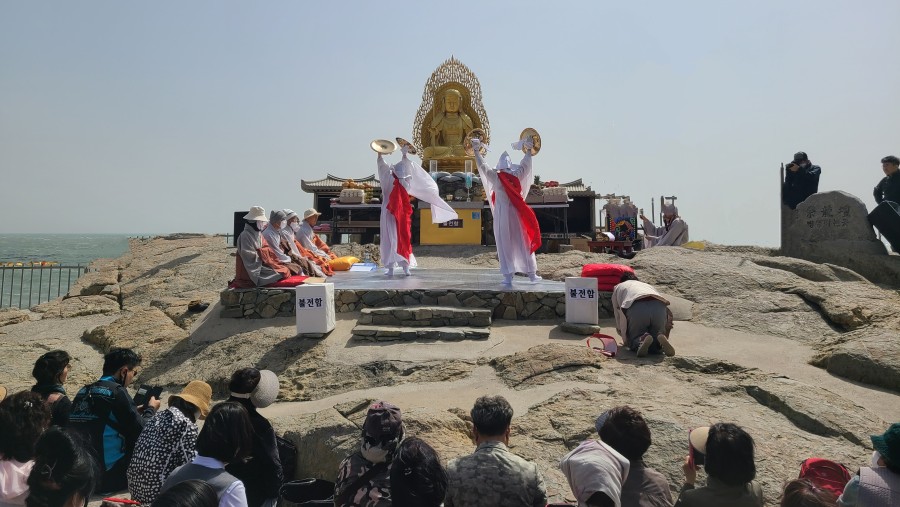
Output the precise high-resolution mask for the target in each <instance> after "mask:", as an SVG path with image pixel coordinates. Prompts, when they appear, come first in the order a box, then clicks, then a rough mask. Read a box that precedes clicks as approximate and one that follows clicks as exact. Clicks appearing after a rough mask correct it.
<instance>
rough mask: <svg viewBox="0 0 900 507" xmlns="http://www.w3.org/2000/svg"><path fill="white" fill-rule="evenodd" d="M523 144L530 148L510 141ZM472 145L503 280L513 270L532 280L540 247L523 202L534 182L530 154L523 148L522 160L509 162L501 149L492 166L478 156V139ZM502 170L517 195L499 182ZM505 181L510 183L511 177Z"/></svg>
mask: <svg viewBox="0 0 900 507" xmlns="http://www.w3.org/2000/svg"><path fill="white" fill-rule="evenodd" d="M523 144H524V145H525V146H527V147H529V148H530V143H527V142H525V141H519V142H518V143H513V148H515V149H522V147H523ZM472 147H473V148H474V149H475V161H476V162H477V163H478V171H479V173H480V174H481V183H482V185H484V191H485V195H486V196H487V198H488V203H490V206H491V213H492V214H493V216H494V241H495V242H496V244H497V257H498V258H499V260H500V273H501V274H503V283H504V284H506V285H510V284H512V279H513V275H515V274H516V273H527V274H528V278H529V279H531V281H532V282H536V281H538V280H540V279H541V277H539V276H537V260H536V259H535V257H534V252H535V251H536V250H537V249H538V248H539V247H540V244H541V239H540V234H541V233H540V228H539V227H538V226H537V218H536V217H535V216H534V211H532V210H531V208H529V207H528V206H527V205H526V204H524V203H525V198H526V197H527V196H528V191H529V190H530V189H531V184H532V182H533V181H534V170H533V168H532V162H531V154H530V153H528V152H527V151H526V153H525V157H524V158H522V162H521V163H520V164H513V163H511V162H510V158H509V154H508V153H507V152H505V151H504V152H503V155H501V156H500V161H499V162H498V164H497V167H496V168H493V167H491V166H489V165H487V164H485V163H484V160H483V159H482V158H481V152H480V151H479V150H480V148H481V142H480V141H479V140H478V139H473V140H472ZM502 173H507V174H509V175H511V176H512V177H513V178H514V179H515V180H518V187H520V189H519V192H518V196H516V195H510V194H509V193H508V192H510V191H514V190H512V187H509V188H510V190H507V187H506V186H505V185H504V184H503V181H502V179H503V178H504V177H503V176H502ZM509 181H510V182H512V179H510V180H509ZM513 184H514V183H513ZM513 199H514V200H515V202H514V201H513ZM523 205H524V206H523Z"/></svg>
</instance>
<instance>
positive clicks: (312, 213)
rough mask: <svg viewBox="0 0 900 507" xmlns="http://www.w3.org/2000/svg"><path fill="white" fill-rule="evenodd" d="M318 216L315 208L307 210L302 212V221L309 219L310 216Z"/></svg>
mask: <svg viewBox="0 0 900 507" xmlns="http://www.w3.org/2000/svg"><path fill="white" fill-rule="evenodd" d="M319 215H321V213H319V212H318V211H316V208H309V209H307V210H306V211H304V212H303V220H306V219H307V218H309V217H311V216H319Z"/></svg>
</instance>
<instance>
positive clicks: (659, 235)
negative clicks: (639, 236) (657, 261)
mask: <svg viewBox="0 0 900 507" xmlns="http://www.w3.org/2000/svg"><path fill="white" fill-rule="evenodd" d="M662 212H663V225H662V226H661V227H657V226H656V225H653V222H651V221H650V220H649V219H648V218H647V217H645V216H644V215H641V220H642V221H643V222H644V248H650V247H654V246H680V245H683V244H685V243H687V242H688V241H690V239H688V225H687V222H685V221H684V220H683V219H682V218H681V217H680V216H678V207H677V206H675V205H674V204H670V203H665V204H663V208H662Z"/></svg>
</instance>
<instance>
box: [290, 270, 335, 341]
mask: <svg viewBox="0 0 900 507" xmlns="http://www.w3.org/2000/svg"><path fill="white" fill-rule="evenodd" d="M296 291H297V302H296V303H295V306H294V310H295V311H296V312H297V334H307V333H329V332H331V330H333V329H334V320H335V318H334V284H333V283H311V284H303V285H298V286H297V289H296Z"/></svg>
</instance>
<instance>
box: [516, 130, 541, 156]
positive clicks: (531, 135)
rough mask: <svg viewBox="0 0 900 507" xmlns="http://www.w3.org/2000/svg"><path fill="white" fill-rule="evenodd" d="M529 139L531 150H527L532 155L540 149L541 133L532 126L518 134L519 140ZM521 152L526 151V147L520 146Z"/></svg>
mask: <svg viewBox="0 0 900 507" xmlns="http://www.w3.org/2000/svg"><path fill="white" fill-rule="evenodd" d="M524 139H531V150H530V151H527V152H528V153H531V155H532V156H534V155H537V154H538V152H539V151H541V135H540V134H538V131H537V130H534V129H533V128H530V127H529V128H527V129H525V130H523V131H522V133H521V134H519V140H520V141H521V140H524ZM522 151H523V152H526V148H524V147H523V148H522Z"/></svg>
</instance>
